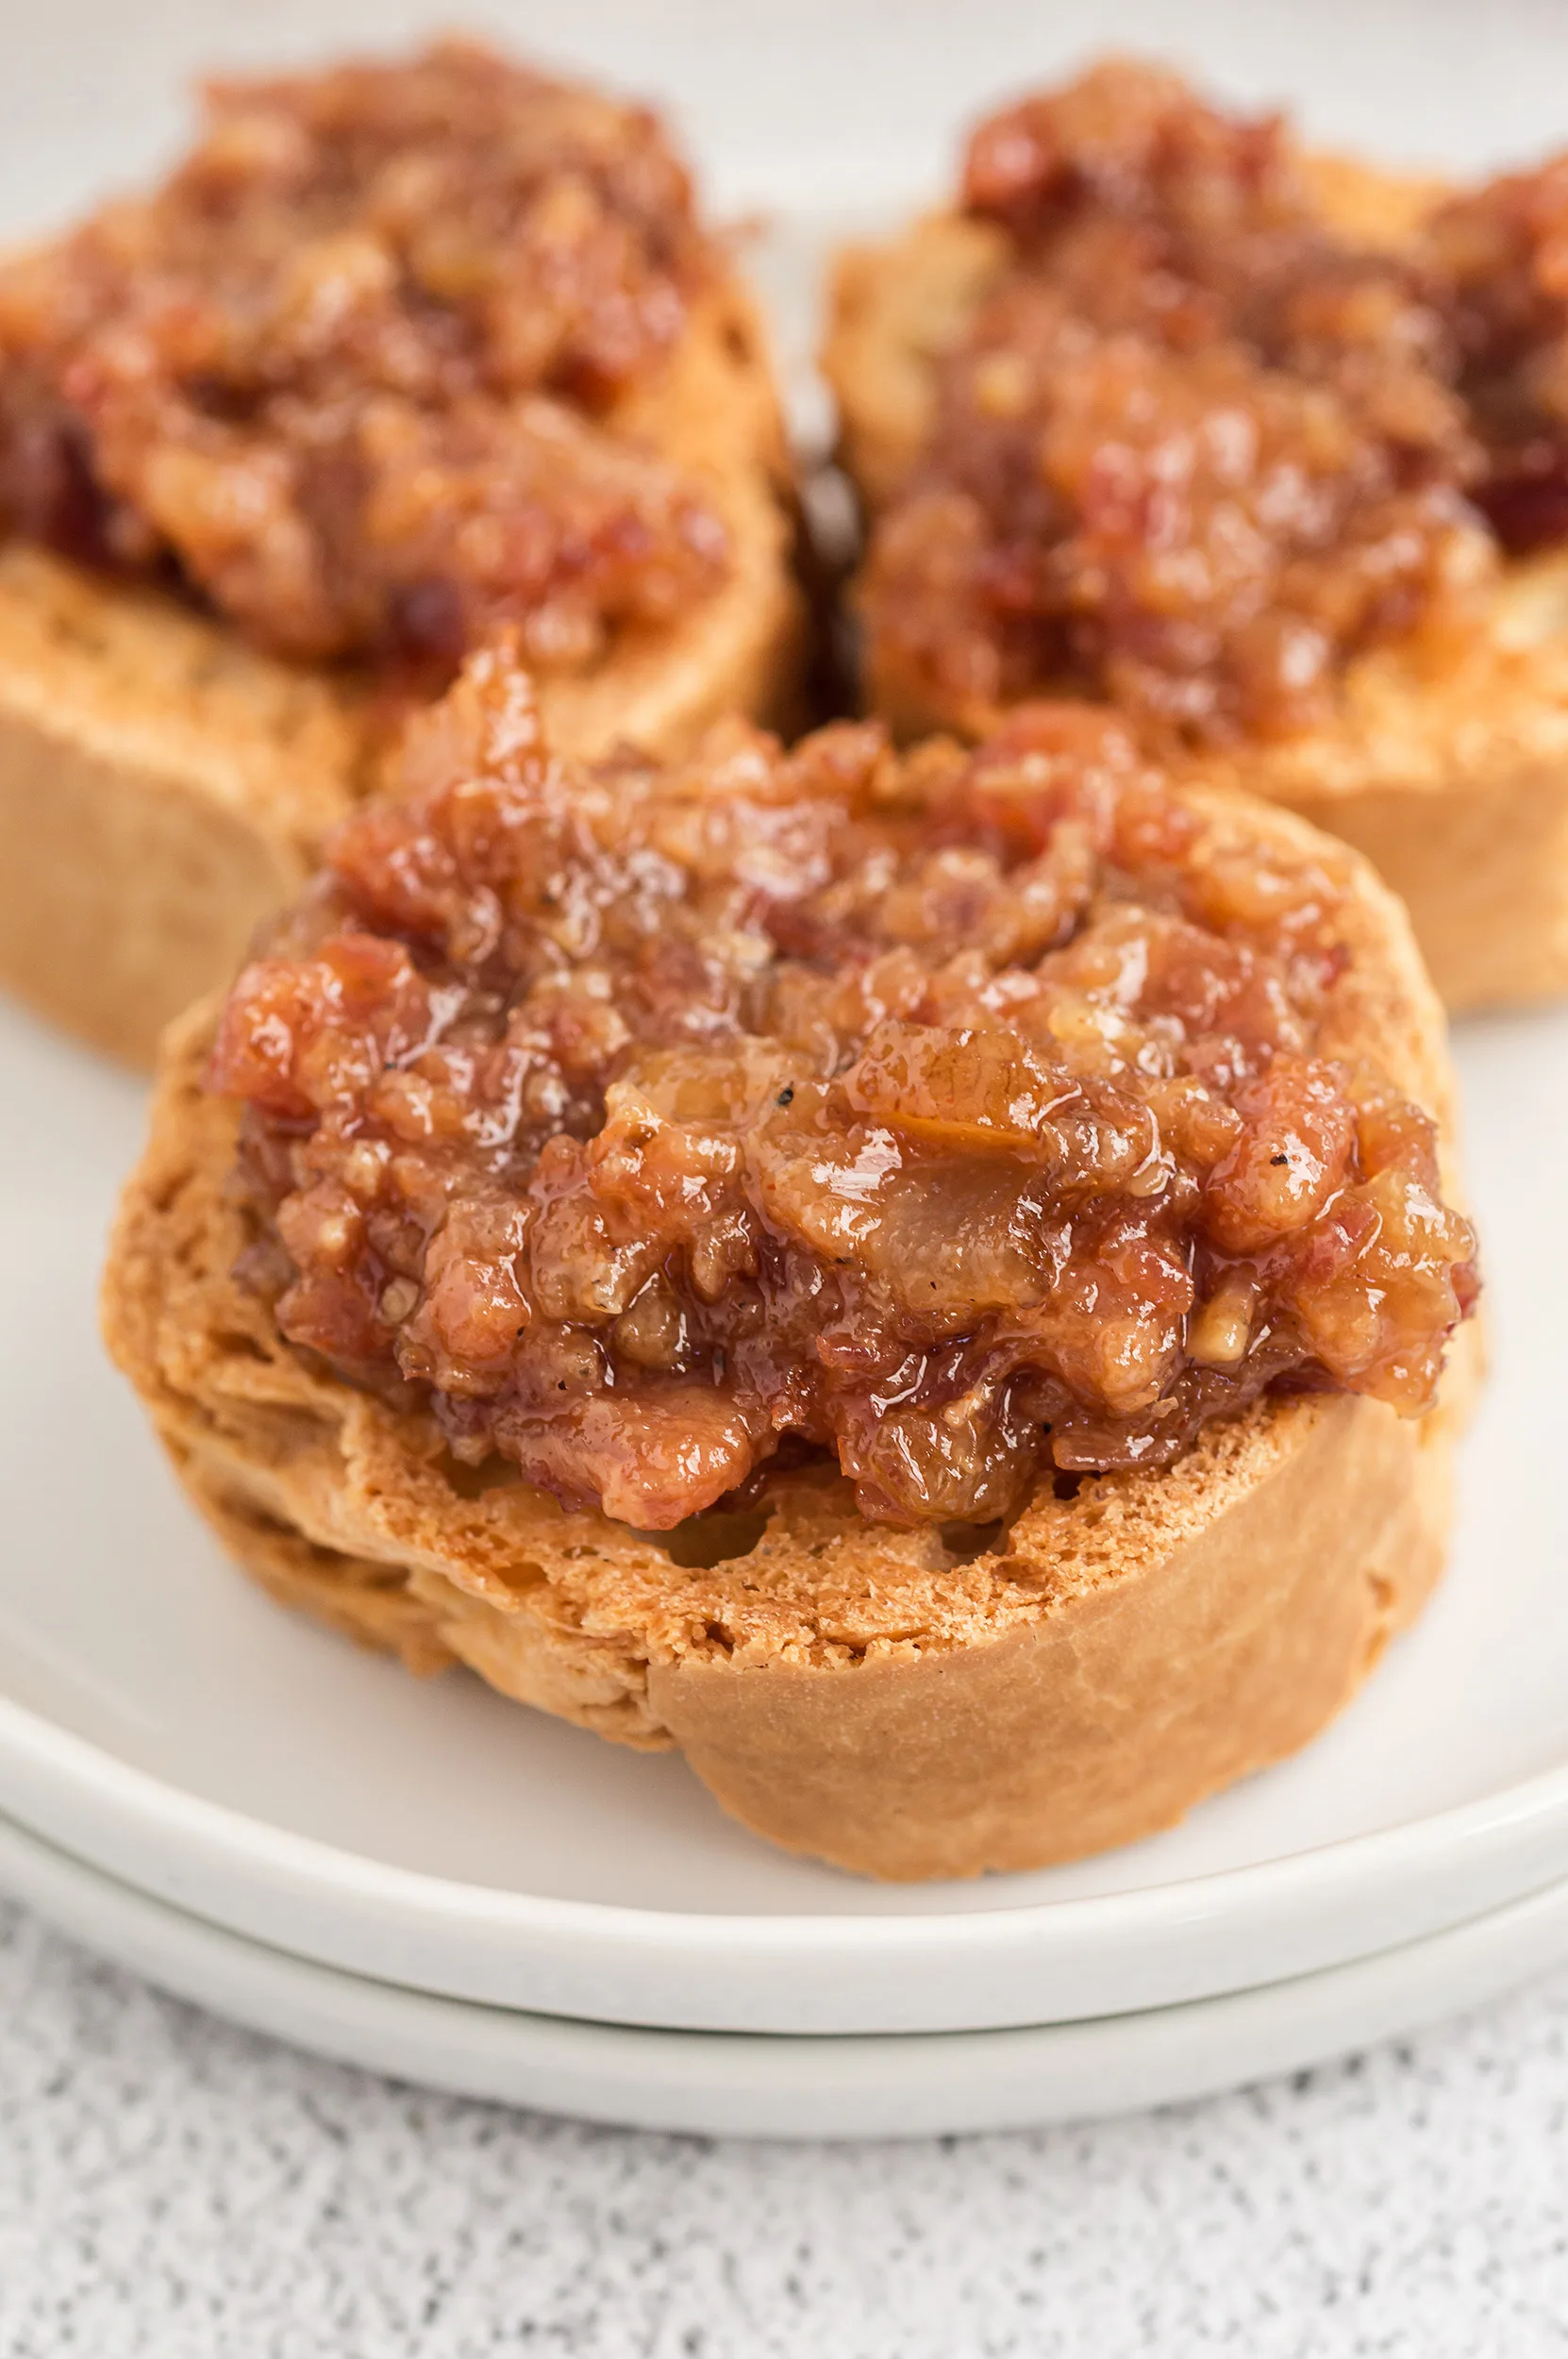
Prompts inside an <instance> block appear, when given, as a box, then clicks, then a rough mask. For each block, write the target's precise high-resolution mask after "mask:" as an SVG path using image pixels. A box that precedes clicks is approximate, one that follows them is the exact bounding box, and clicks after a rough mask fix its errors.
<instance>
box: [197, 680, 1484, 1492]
mask: <svg viewBox="0 0 1568 2359" xmlns="http://www.w3.org/2000/svg"><path fill="white" fill-rule="evenodd" d="M405 758H406V764H407V779H406V786H407V794H406V795H405V796H404V797H403V798H401V799H398V800H396V801H390V802H381V803H379V804H377V805H375V806H367V807H366V808H365V809H364V810H363V811H361V812H360V813H359V815H357V816H356V817H355V818H353V819H352V820H351V821H350V822H349V823H348V824H347V825H346V826H345V827H344V828H343V829H342V832H341V833H340V834H339V835H338V837H337V838H336V840H335V842H334V843H333V845H332V846H331V848H330V853H329V871H328V874H327V876H326V878H325V880H324V881H323V883H322V885H321V886H320V888H319V889H318V891H317V892H316V893H315V894H314V895H313V896H312V897H310V898H309V900H308V901H307V902H306V903H305V904H303V905H302V906H301V907H300V908H299V909H298V910H297V911H296V912H294V913H293V915H292V917H291V918H290V919H289V920H287V921H286V922H285V924H284V926H283V928H282V929H281V931H280V933H279V935H278V937H277V939H276V942H275V945H273V947H272V952H271V955H270V956H267V957H265V958H263V959H261V960H260V962H259V963H257V964H255V965H253V966H251V967H250V968H249V969H248V970H247V971H246V972H245V973H244V975H242V978H241V979H240V980H239V982H238V983H237V984H236V986H235V988H234V990H233V992H232V993H231V995H230V997H229V999H228V1003H227V1006H226V1008H225V1012H224V1016H223V1020H222V1025H221V1029H220V1032H219V1036H218V1041H217V1046H216V1048H215V1051H214V1056H213V1062H212V1068H211V1076H210V1079H211V1085H212V1087H213V1088H214V1089H216V1090H218V1091H220V1092H223V1093H225V1094H227V1095H229V1096H235V1097H238V1098H241V1099H243V1100H245V1101H247V1105H246V1112H245V1115H244V1120H243V1123H242V1155H241V1162H242V1186H243V1190H244V1193H245V1195H246V1196H247V1197H248V1200H249V1202H250V1205H251V1208H252V1215H253V1220H254V1227H255V1239H254V1242H253V1244H252V1245H251V1246H249V1248H248V1249H247V1253H246V1257H245V1261H244V1263H243V1264H242V1267H243V1271H244V1273H245V1274H246V1275H247V1277H248V1279H249V1280H250V1282H252V1283H253V1284H255V1285H256V1286H258V1287H259V1288H262V1289H263V1290H264V1291H265V1292H266V1293H267V1294H268V1295H269V1296H270V1297H272V1299H273V1300H274V1301H275V1314H276V1317H277V1320H278V1324H279V1326H280V1329H281V1330H282V1332H283V1333H284V1335H286V1336H287V1337H289V1338H290V1339H291V1340H292V1342H293V1343H294V1344H295V1345H297V1346H299V1347H303V1348H305V1349H308V1350H309V1351H311V1352H314V1353H317V1354H320V1355H321V1356H322V1357H323V1358H324V1359H325V1360H326V1361H327V1362H328V1363H330V1364H331V1365H332V1366H333V1367H334V1368H336V1369H338V1370H339V1371H341V1372H342V1374H344V1375H346V1376H348V1377H350V1378H351V1379H353V1380H358V1381H359V1382H362V1383H366V1384H369V1385H373V1386H376V1387H390V1388H391V1389H392V1392H393V1394H394V1396H396V1397H409V1399H411V1400H424V1401H426V1402H428V1404H429V1405H430V1407H431V1408H432V1409H433V1410H434V1412H435V1414H436V1416H437V1417H438V1418H439V1420H440V1422H441V1424H442V1428H443V1429H444V1431H445V1434H446V1436H447V1439H448V1442H449V1444H450V1447H451V1448H452V1449H453V1450H454V1451H455V1452H456V1453H457V1455H458V1456H459V1459H461V1460H464V1461H469V1462H473V1463H475V1464H477V1463H480V1462H482V1461H484V1460H485V1459H486V1458H487V1456H489V1455H491V1454H492V1453H500V1454H501V1456H503V1457H504V1458H507V1459H510V1460H512V1461H514V1462H515V1463H516V1464H518V1465H519V1466H520V1467H521V1468H522V1469H523V1471H524V1472H525V1474H526V1475H527V1476H528V1477H529V1478H530V1479H531V1480H532V1481H535V1482H538V1483H540V1484H542V1485H544V1486H545V1487H546V1488H547V1489H549V1490H551V1491H553V1492H555V1493H556V1494H557V1495H558V1496H559V1497H560V1498H561V1499H563V1500H565V1501H566V1502H568V1503H570V1504H575V1505H581V1504H585V1503H591V1502H596V1503H602V1505H603V1507H604V1508H605V1510H606V1511H607V1513H608V1514H610V1515H612V1516H615V1517H617V1518H620V1519H621V1520H623V1521H625V1522H627V1523H629V1524H632V1525H634V1526H639V1527H643V1528H649V1529H665V1528H668V1527H670V1526H672V1525H674V1524H676V1523H677V1522H678V1521H680V1520H681V1519H682V1518H683V1517H685V1516H687V1515H689V1514H693V1513H694V1512H696V1511H698V1510H701V1509H703V1508H705V1507H708V1506H709V1505H710V1504H712V1503H713V1502H714V1501H716V1500H718V1499H720V1498H722V1497H726V1496H733V1495H735V1494H737V1493H740V1494H742V1497H743V1496H744V1487H745V1486H746V1484H747V1483H748V1481H750V1480H751V1479H752V1478H753V1477H754V1476H756V1475H758V1474H759V1470H761V1469H762V1468H764V1467H765V1466H766V1464H767V1463H768V1461H769V1460H770V1458H772V1457H773V1456H774V1455H775V1454H776V1452H778V1451H779V1450H780V1449H784V1450H787V1451H792V1452H793V1451H797V1450H800V1449H813V1450H818V1451H832V1452H834V1453H836V1455H837V1457H838V1459H839V1461H840V1463H841V1464H842V1467H843V1469H844V1471H845V1472H846V1473H847V1474H848V1475H849V1476H850V1477H851V1478H852V1479H853V1480H854V1481H855V1483H856V1485H857V1487H858V1497H859V1503H860V1505H861V1507H862V1509H863V1510H864V1511H865V1513H866V1514H869V1515H872V1516H876V1517H882V1518H886V1519H890V1520H893V1521H902V1522H918V1521H920V1520H922V1519H938V1520H941V1521H943V1522H946V1521H953V1520H957V1521H963V1522H984V1521H986V1520H988V1519H991V1518H994V1517H996V1516H999V1515H1002V1514H1006V1513H1007V1512H1008V1511H1009V1509H1010V1508H1012V1507H1014V1506H1015V1505H1016V1504H1017V1503H1018V1502H1019V1500H1020V1499H1021V1498H1022V1497H1024V1496H1025V1495H1026V1492H1027V1490H1028V1488H1029V1486H1030V1485H1031V1484H1032V1483H1033V1482H1034V1481H1036V1480H1037V1479H1038V1478H1039V1477H1040V1476H1041V1475H1042V1474H1043V1472H1045V1471H1046V1470H1048V1469H1051V1468H1055V1469H1057V1470H1058V1480H1059V1481H1070V1480H1071V1478H1072V1475H1073V1473H1074V1471H1075V1470H1081V1469H1084V1468H1090V1467H1096V1468H1104V1467H1119V1466H1133V1465H1158V1464H1163V1463H1166V1462H1168V1461H1169V1460H1171V1459H1172V1458H1174V1457H1175V1456H1176V1454H1177V1453H1178V1452H1180V1451H1181V1450H1182V1449H1183V1448H1185V1447H1187V1445H1188V1444H1189V1443H1190V1442H1191V1440H1192V1438H1193V1434H1194V1433H1195V1432H1196V1431H1197V1430H1198V1429H1199V1427H1200V1426H1201V1425H1202V1424H1203V1423H1204V1422H1205V1421H1206V1420H1207V1419H1209V1418H1210V1417H1214V1416H1217V1415H1223V1414H1226V1412H1230V1411H1234V1410H1237V1409H1239V1408H1241V1407H1243V1405H1245V1404H1246V1403H1247V1402H1248V1401H1250V1400H1252V1399H1253V1398H1254V1397H1256V1396H1257V1395H1258V1394H1259V1393H1260V1392H1262V1391H1264V1390H1266V1389H1269V1388H1278V1387H1281V1386H1284V1387H1313V1388H1323V1387H1330V1388H1346V1389H1351V1390H1356V1391H1360V1392H1365V1393H1370V1394H1373V1395H1376V1397H1379V1398H1381V1399H1385V1400H1388V1401H1391V1402H1393V1403H1394V1404H1395V1405H1396V1406H1397V1407H1398V1408H1400V1409H1401V1410H1405V1411H1411V1412H1413V1411H1418V1410H1420V1409H1422V1408H1423V1407H1425V1406H1426V1404H1427V1403H1428V1402H1429V1401H1430V1399H1431V1397H1432V1388H1433V1384H1434V1382H1435V1380H1436V1376H1437V1371H1438V1367H1439V1363H1440V1360H1441V1356H1442V1351H1443V1342H1444V1339H1445V1337H1446V1336H1447V1334H1448V1332H1449V1330H1451V1329H1452V1327H1453V1326H1454V1324H1455V1322H1456V1320H1458V1319H1459V1318H1460V1317H1461V1316H1462V1315H1463V1314H1464V1313H1465V1312H1466V1310H1467V1309H1468V1307H1469V1305H1470V1303H1471V1301H1472V1299H1473V1297H1474V1293H1475V1282H1476V1281H1475V1272H1474V1264H1473V1241H1472V1238H1471V1234H1470V1231H1469V1230H1468V1228H1467V1226H1466V1224H1465V1222H1464V1221H1463V1220H1462V1219H1460V1217H1459V1216H1458V1215H1457V1214H1456V1213H1453V1212H1451V1211H1449V1210H1447V1209H1445V1208H1444V1206H1443V1202H1442V1200H1441V1196H1440V1194H1439V1187H1438V1179H1437V1169H1436V1163H1435V1159H1434V1156H1435V1149H1434V1137H1433V1130H1432V1126H1431V1124H1430V1122H1429V1121H1428V1120H1427V1118H1426V1115H1425V1114H1423V1113H1419V1112H1417V1111H1416V1109H1415V1108H1414V1107H1412V1106H1410V1105H1409V1104H1407V1103H1405V1102H1404V1101H1403V1100H1401V1099H1400V1097H1399V1096H1397V1094H1396V1093H1394V1092H1393V1091H1392V1090H1391V1088H1390V1086H1389V1084H1388V1083H1387V1081H1386V1080H1385V1079H1383V1078H1382V1077H1381V1076H1380V1075H1379V1074H1378V1073H1376V1072H1375V1071H1373V1070H1371V1069H1369V1068H1366V1067H1361V1066H1358V1067H1356V1068H1355V1069H1353V1070H1349V1069H1346V1068H1344V1067H1343V1066H1342V1065H1341V1064H1339V1063H1336V1062H1333V1061H1332V1060H1331V1059H1328V1058H1326V1056H1324V1055H1323V1054H1321V1053H1320V1051H1319V1034H1320V1029H1321V1026H1322V1019H1323V1012H1324V1010H1325V1008H1326V1005H1327V1004H1328V1003H1329V1002H1330V1000H1331V998H1332V995H1333V994H1334V992H1335V989H1336V987H1337V985H1339V983H1340V982H1341V980H1342V979H1343V970H1344V967H1345V964H1346V961H1347V958H1348V956H1349V952H1348V950H1347V948H1346V940H1345V931H1344V928H1343V923H1342V918H1343V904H1342V899H1341V890H1340V888H1339V887H1338V886H1337V885H1336V884H1335V882H1334V880H1333V878H1332V877H1331V876H1330V875H1329V874H1327V873H1326V872H1325V871H1323V870H1321V869H1320V868H1318V867H1317V866H1316V865H1314V864H1313V863H1312V862H1310V861H1309V860H1306V859H1304V858H1303V857H1302V856H1301V854H1300V853H1299V851H1298V850H1296V849H1294V848H1293V847H1292V846H1291V845H1290V843H1289V839H1286V841H1285V848H1282V849H1281V848H1273V849H1271V848H1270V847H1269V845H1268V844H1267V843H1266V842H1262V843H1259V842H1256V841H1253V840H1251V838H1250V835H1249V831H1248V827H1247V825H1246V824H1245V823H1243V825H1242V828H1241V830H1240V832H1238V827H1237V823H1236V822H1235V820H1234V818H1232V820H1231V821H1230V823H1229V824H1228V826H1227V825H1226V823H1225V821H1224V820H1223V818H1222V819H1216V818H1215V817H1214V816H1213V815H1212V813H1209V814H1208V815H1206V813H1205V811H1204V809H1203V808H1202V807H1201V806H1199V805H1196V804H1193V803H1192V802H1190V801H1184V800H1182V799H1180V798H1179V797H1178V796H1177V795H1176V793H1175V792H1174V791H1173V790H1172V789H1171V787H1170V786H1169V785H1168V784H1167V783H1166V782H1165V780H1164V778H1162V776H1161V775H1160V774H1159V773H1158V772H1156V771H1154V770H1151V769H1150V768H1149V767H1147V766H1146V765H1145V763H1144V762H1143V760H1142V759H1141V757H1140V756H1139V755H1138V754H1137V753H1136V752H1135V750H1134V747H1133V745H1132V742H1131V740H1130V738H1129V737H1128V736H1127V734H1126V731H1125V730H1124V728H1122V727H1121V725H1119V724H1118V723H1116V722H1114V721H1113V720H1111V719H1110V718H1109V717H1107V716H1106V715H1105V714H1103V713H1101V712H1097V711H1093V710H1092V709H1090V708H1088V707H1086V706H1081V705H1079V706H1071V705H1065V706H1039V707H1035V708H1031V709H1026V710H1024V711H1020V712H1019V714H1018V715H1017V716H1016V718H1015V719H1014V720H1013V721H1012V723H1011V724H1010V725H1009V728H1008V729H1007V730H1006V731H1005V732H1004V733H1003V734H1001V735H999V736H997V737H995V738H993V740H992V741H991V742H990V743H988V744H986V745H982V746H981V747H980V748H979V750H978V751H977V752H976V753H974V754H969V755H966V754H965V753H963V752H962V751H961V750H959V748H957V747H956V746H954V745H949V744H946V743H937V744H933V745H929V746H927V747H926V748H924V749H922V750H921V751H919V752H917V753H914V754H911V755H910V756H909V757H908V758H906V759H904V760H903V761H899V760H897V759H895V758H894V757H893V756H892V754H891V753H890V751H889V748H888V745H887V744H886V741H885V739H884V737H883V735H882V734H881V732H880V731H879V730H878V729H877V728H874V727H871V726H863V725H848V724H841V725H839V726H836V727H833V728H826V729H823V730H820V731H819V732H818V733H817V734H816V735H815V736H812V737H809V738H807V739H806V740H805V741H804V742H803V743H802V744H801V745H799V746H798V747H797V748H796V749H795V750H794V751H793V752H792V753H786V752H785V751H783V750H782V749H781V747H780V746H779V745H777V743H776V741H775V740H773V739H771V738H768V737H765V736H762V735H760V734H759V733H757V732H755V731H753V730H751V729H749V728H742V726H741V725H739V724H737V725H734V726H732V727H730V728H727V729H726V731H724V732H723V733H721V734H719V735H718V736H716V737H715V738H714V739H713V740H711V741H710V742H709V745H707V746H706V747H705V748H704V749H703V750H702V751H701V752H700V753H699V754H698V755H696V756H695V757H694V758H693V759H692V760H691V761H689V762H688V763H686V764H685V765H684V766H682V767H678V768H671V769H664V770H660V769H656V768H654V767H651V766H649V765H647V764H646V763H644V762H642V761H640V760H637V759H634V758H633V757H631V756H629V755H628V756H626V757H624V758H620V759H617V760H615V761H608V762H605V763H601V764H599V765H597V766H595V767H593V768H581V767H569V766H567V765H565V764H563V763H561V762H559V761H556V760H553V759H552V758H551V757H550V756H549V754H548V752H547V751H546V749H545V748H544V747H543V745H542V743H541V739H540V733H539V728H538V723H537V719H536V715H535V710H534V705H533V702H532V697H531V693H530V690H529V688H528V685H527V683H526V681H525V678H524V677H523V676H522V675H521V674H520V673H519V672H518V671H517V669H516V668H515V665H514V664H513V662H512V661H511V660H510V657H509V654H508V653H507V652H506V651H505V650H500V651H487V652H486V653H484V654H483V655H481V656H480V657H478V658H475V659H474V660H473V661H471V663H470V665H469V667H468V669H467V670H466V672H465V674H464V676H463V678H462V679H461V680H460V681H459V684H458V686H457V687H456V689H455V690H454V691H453V692H452V694H450V695H449V697H448V698H447V699H446V701H445V702H444V704H443V705H442V706H440V707H437V708H435V709H434V710H433V711H430V712H429V713H427V714H425V715H424V716H423V717H422V718H421V719H420V720H419V721H418V722H417V723H416V724H415V726H414V728H413V729H412V730H411V732H410V735H409V740H408V744H407V749H406V757H405Z"/></svg>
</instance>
